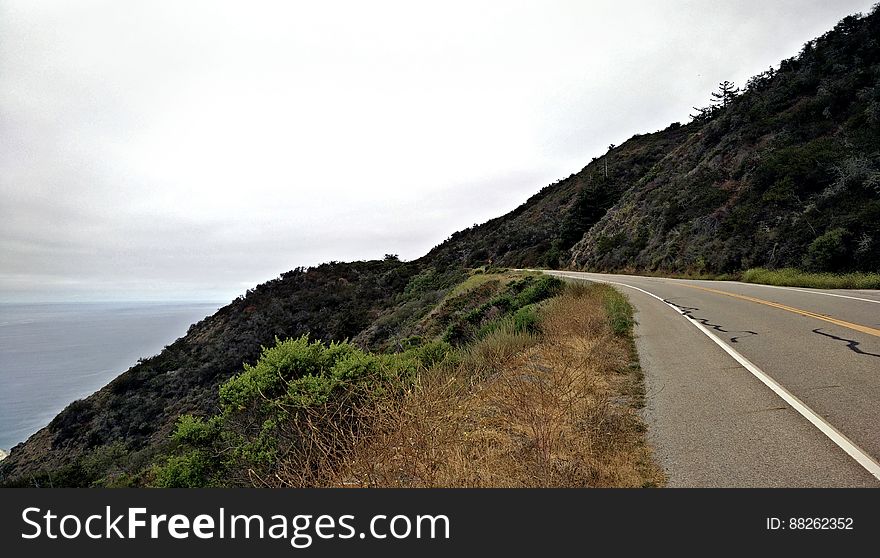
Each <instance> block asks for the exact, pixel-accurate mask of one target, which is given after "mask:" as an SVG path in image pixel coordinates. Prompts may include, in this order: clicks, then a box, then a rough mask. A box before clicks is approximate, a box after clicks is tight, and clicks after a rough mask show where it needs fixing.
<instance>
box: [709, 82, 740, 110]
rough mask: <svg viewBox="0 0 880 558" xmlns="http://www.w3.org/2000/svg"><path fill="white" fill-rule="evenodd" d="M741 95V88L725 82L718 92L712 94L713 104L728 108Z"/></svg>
mask: <svg viewBox="0 0 880 558" xmlns="http://www.w3.org/2000/svg"><path fill="white" fill-rule="evenodd" d="M739 93H740V90H739V87H736V86H735V85H734V84H733V82H732V81H727V80H724V81H722V82H721V83H719V84H718V91H715V92H713V93H712V104H713V105H716V106H718V105H720V106H722V107H726V106H727V105H729V104H730V102H731V101H732V100H733V99H734V98H735V97H736V96H737V95H739Z"/></svg>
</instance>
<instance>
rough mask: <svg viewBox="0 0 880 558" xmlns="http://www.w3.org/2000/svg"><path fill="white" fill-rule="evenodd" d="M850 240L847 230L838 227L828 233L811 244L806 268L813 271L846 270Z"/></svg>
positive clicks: (805, 262) (807, 254) (805, 264)
mask: <svg viewBox="0 0 880 558" xmlns="http://www.w3.org/2000/svg"><path fill="white" fill-rule="evenodd" d="M848 240H849V233H848V232H847V230H846V229H843V228H840V227H838V228H835V229H831V230H829V231H827V232H826V233H825V234H823V235H822V236H820V237H818V238H816V239H815V240H813V242H811V243H810V246H809V247H808V248H807V253H806V254H805V255H804V260H803V264H804V267H806V268H807V269H809V270H812V271H831V270H838V269H843V268H845V267H846V266H847V262H848V259H849V248H848V246H847V244H848Z"/></svg>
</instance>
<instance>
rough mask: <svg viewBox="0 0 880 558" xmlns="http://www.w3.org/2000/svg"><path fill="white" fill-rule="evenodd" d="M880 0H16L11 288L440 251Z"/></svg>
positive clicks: (266, 273)
mask: <svg viewBox="0 0 880 558" xmlns="http://www.w3.org/2000/svg"><path fill="white" fill-rule="evenodd" d="M871 4H872V1H866V0H861V1H856V0H835V1H833V2H830V1H828V0H780V1H773V0H747V1H742V0H741V1H736V2H733V1H728V0H718V1H708V0H706V1H631V2H627V1H621V0H614V1H591V2H587V1H580V2H575V1H568V2H566V1H548V0H539V1H538V0H536V1H533V2H515V1H510V0H503V1H497V2H481V1H477V0H468V1H464V2H456V1H449V0H444V1H436V2H431V3H428V2H416V1H412V0H410V1H401V2H385V1H380V0H370V1H351V2H335V1H323V2H315V1H309V2H293V1H278V2H260V1H253V0H251V1H247V2H244V1H241V2H221V1H218V0H209V1H192V0H187V1H181V0H171V1H157V0H151V1H149V2H146V1H142V2H135V1H123V0H107V1H98V0H94V1H87V0H79V1H77V2H60V1H42V0H20V1H12V0H0V301H2V300H5V301H35V300H45V301H55V300H110V299H132V300H141V299H153V300H159V299H164V300H171V299H198V300H221V301H223V300H229V299H231V298H233V297H235V296H236V295H238V294H239V293H241V292H243V291H244V290H245V289H247V288H249V287H252V286H254V285H255V284H257V283H260V282H263V281H265V280H268V279H271V278H273V277H275V276H277V275H278V274H279V273H281V272H283V271H286V270H289V269H291V268H294V267H296V266H300V265H312V264H316V263H320V262H323V261H327V260H353V259H368V258H377V257H382V255H383V254H385V253H397V254H400V256H401V257H402V258H404V259H412V258H416V257H419V256H421V255H422V254H424V253H425V252H427V251H428V250H429V249H430V248H431V247H432V246H434V245H436V244H438V243H440V242H442V241H443V240H444V239H445V238H446V237H448V236H449V234H450V233H452V232H453V231H455V230H458V229H461V228H464V227H467V226H470V225H472V224H474V223H479V222H483V221H485V220H487V219H490V218H492V217H496V216H498V215H501V214H502V213H505V212H506V211H509V210H511V209H513V208H514V207H516V206H517V205H519V204H520V203H522V202H523V201H524V200H525V199H526V198H527V197H528V196H530V195H531V194H533V193H534V192H536V191H537V190H539V189H540V188H541V187H543V186H545V185H547V184H549V183H551V182H554V181H555V180H556V179H559V178H562V177H565V176H568V175H569V174H571V173H572V172H577V171H578V170H580V169H581V168H582V167H583V166H584V165H585V164H586V163H587V162H589V160H590V158H591V157H594V156H598V155H600V154H601V153H603V152H604V151H605V148H606V147H607V145H608V144H609V143H617V144H619V143H622V142H623V141H624V140H626V139H627V138H628V137H630V136H632V135H633V134H634V133H637V132H651V131H655V130H658V129H661V128H664V127H666V126H667V125H668V124H669V123H670V122H673V121H686V120H687V119H688V114H689V113H690V112H691V107H693V106H695V105H697V106H702V105H705V104H706V103H707V100H708V95H709V92H710V91H711V90H712V89H713V88H714V87H715V85H716V84H717V83H718V82H719V81H721V80H723V79H731V80H734V81H736V82H737V83H738V84H741V83H743V82H744V81H745V80H746V79H747V78H748V77H749V76H751V75H753V74H755V73H757V72H760V71H762V70H764V69H766V68H767V67H768V66H770V65H776V64H778V62H779V60H781V59H782V58H786V57H789V56H792V55H795V54H797V52H798V51H799V50H800V47H801V45H802V44H803V43H804V42H805V41H807V40H809V39H811V38H814V37H815V36H818V35H820V34H822V33H823V32H825V31H827V30H828V29H830V28H831V27H832V26H833V25H834V24H835V23H836V22H837V21H839V20H840V19H841V18H842V17H844V16H846V15H848V14H850V13H854V12H857V11H868V10H869V9H870V7H871Z"/></svg>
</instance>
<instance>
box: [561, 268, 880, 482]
mask: <svg viewBox="0 0 880 558" xmlns="http://www.w3.org/2000/svg"><path fill="white" fill-rule="evenodd" d="M547 273H551V274H554V275H557V276H561V277H567V278H570V279H580V280H589V281H599V282H608V283H612V284H614V285H615V286H617V287H618V288H619V290H621V291H622V292H624V293H625V294H626V295H627V296H628V297H629V299H630V301H631V302H632V303H633V306H634V307H635V308H636V311H637V315H636V320H637V326H636V344H637V346H638V349H639V355H640V358H641V362H642V367H643V369H644V371H645V384H646V388H647V395H648V397H647V402H648V403H647V407H646V409H645V418H646V420H647V421H648V425H649V433H650V434H649V437H650V440H651V443H652V444H653V446H654V448H655V451H656V454H657V457H658V459H659V460H660V462H661V464H662V465H663V466H664V468H665V469H666V471H667V474H668V475H669V484H670V486H792V487H797V486H815V487H832V486H874V487H877V486H880V464H878V463H877V458H878V457H880V291H836V290H835V291H821V290H814V289H794V288H781V287H770V286H766V285H754V284H748V283H737V282H727V281H723V282H716V281H696V280H680V279H663V278H654V277H636V276H628V275H606V274H593V273H577V272H553V271H548V272H547Z"/></svg>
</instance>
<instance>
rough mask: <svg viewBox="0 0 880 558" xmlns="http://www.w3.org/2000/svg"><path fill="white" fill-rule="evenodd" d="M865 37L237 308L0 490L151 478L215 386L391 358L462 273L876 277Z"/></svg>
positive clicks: (46, 438)
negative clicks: (332, 349)
mask: <svg viewBox="0 0 880 558" xmlns="http://www.w3.org/2000/svg"><path fill="white" fill-rule="evenodd" d="M878 37H880V13H878V11H877V10H876V9H875V10H874V12H873V13H872V14H871V15H868V16H865V17H858V16H851V17H848V18H846V19H844V20H843V21H841V22H840V23H839V24H838V25H837V26H836V27H835V28H834V29H833V30H832V31H830V32H828V33H826V34H825V35H823V36H822V37H820V38H819V39H817V40H815V41H811V42H810V43H808V44H807V45H805V46H804V49H803V51H802V52H801V53H800V54H799V55H798V56H797V57H795V58H791V59H788V60H784V61H783V62H782V63H781V65H780V67H779V69H778V70H768V71H767V72H765V73H764V74H761V75H760V76H756V77H755V78H753V79H752V80H750V82H749V83H748V84H747V85H746V87H745V90H744V92H743V93H742V94H740V95H738V96H735V97H733V98H731V99H730V100H729V102H728V103H727V104H726V105H725V106H719V107H718V108H717V109H716V110H713V111H711V112H710V113H706V114H704V115H703V116H701V117H699V118H697V119H695V120H694V121H693V122H690V123H688V124H684V125H679V124H672V125H670V126H669V127H668V128H666V129H665V130H662V131H658V132H654V133H649V134H643V135H637V136H634V137H633V138H631V139H629V140H628V141H626V142H625V143H624V144H622V145H621V146H618V147H614V148H613V149H610V150H609V151H608V153H606V154H605V155H604V156H602V157H599V158H597V159H594V160H593V161H592V162H591V163H590V164H588V165H587V166H586V167H584V168H583V169H582V170H581V171H580V172H578V173H576V174H572V175H571V176H569V177H568V178H565V179H563V180H560V181H558V182H556V183H554V184H551V185H549V186H547V187H545V188H544V189H542V190H541V191H540V192H538V193H537V194H535V195H534V196H532V197H531V198H530V199H529V200H527V201H526V202H525V203H524V204H523V205H521V206H520V207H518V208H517V209H515V210H514V211H512V212H510V213H509V214H507V215H504V216H502V217H499V218H496V219H493V220H491V221H488V222H487V223H484V224H482V225H479V226H475V227H472V228H469V229H466V230H463V231H459V232H456V233H454V234H453V235H452V236H451V237H450V238H449V239H448V240H447V241H446V242H444V243H443V244H441V245H439V246H437V247H435V248H434V249H433V250H431V251H430V252H429V253H428V254H427V255H425V256H424V257H422V258H420V259H418V260H416V261H413V262H400V261H398V260H397V259H396V258H394V257H388V258H386V259H385V260H384V261H371V262H354V263H338V262H334V263H329V264H324V265H321V266H318V267H315V268H311V269H296V270H294V271H291V272H288V273H285V274H283V275H281V276H280V277H279V278H277V279H275V280H272V281H269V282H267V283H264V284H262V285H260V286H258V287H256V288H254V289H252V290H250V291H248V293H246V294H245V295H243V296H242V297H239V298H238V299H236V300H235V301H233V302H232V303H230V304H229V305H227V306H225V307H224V308H222V309H221V310H219V311H218V312H217V313H216V314H215V315H213V316H211V317H209V318H207V319H205V320H203V321H201V322H199V323H198V324H195V325H193V326H192V327H191V328H190V330H189V331H188V332H187V334H186V335H185V336H184V337H182V338H181V339H178V340H177V341H175V342H174V343H172V344H171V345H169V346H168V347H166V349H165V350H164V351H162V353H161V354H159V355H157V356H154V357H152V358H147V359H145V360H143V361H142V362H140V363H139V364H137V365H136V366H134V367H132V368H131V369H130V370H128V371H127V372H125V373H123V374H122V375H120V376H119V377H118V378H117V379H116V380H114V381H113V382H111V383H110V384H109V385H107V386H106V387H105V388H103V389H102V390H100V391H99V392H97V393H96V394H94V395H92V396H90V397H88V398H86V399H84V400H82V401H77V402H75V403H73V404H71V405H70V406H69V407H68V408H67V409H65V410H64V411H63V412H62V413H60V414H59V415H58V416H57V417H56V418H55V419H54V420H53V421H52V423H51V424H49V425H48V426H47V427H46V428H44V429H42V430H41V431H39V432H38V433H36V434H35V435H34V436H32V437H31V438H30V439H29V440H28V441H27V442H26V443H24V444H21V445H19V446H17V447H16V448H13V451H12V452H11V455H10V456H9V457H8V458H7V459H5V460H3V462H2V464H0V479H6V480H7V481H10V480H12V481H16V479H18V481H16V482H25V483H26V482H43V483H45V482H52V481H51V479H50V478H49V477H48V476H47V475H46V474H47V472H49V471H57V470H59V469H60V468H62V467H69V466H71V464H74V465H75V466H76V467H79V468H80V469H89V468H93V469H96V470H99V472H100V473H102V474H103V473H104V472H106V471H107V470H109V469H110V468H111V467H113V466H115V465H114V464H116V463H118V462H120V459H121V458H120V456H123V457H124V461H125V462H126V463H128V464H131V463H147V462H149V460H150V459H152V457H153V456H154V455H155V454H156V453H157V452H158V451H160V449H161V448H162V447H163V445H164V444H166V443H167V440H168V435H169V434H170V433H171V431H172V429H173V428H174V424H175V421H176V420H177V417H178V416H180V415H181V414H184V413H196V414H200V415H211V414H214V413H215V412H216V411H217V409H218V406H219V400H218V396H217V390H218V386H219V385H220V384H221V383H223V382H225V381H226V380H228V379H229V378H230V377H232V375H233V374H235V373H237V372H239V371H240V370H241V369H242V364H243V363H251V364H252V363H254V362H256V360H257V358H258V357H259V355H260V352H261V346H271V345H272V344H274V342H275V339H276V337H277V338H280V339H286V338H298V337H300V336H302V335H305V334H308V335H310V337H311V338H312V339H320V340H324V341H341V340H344V339H351V340H353V341H354V342H355V343H356V344H357V345H358V346H360V347H362V348H364V349H370V350H377V351H397V350H403V349H405V348H407V346H408V344H411V343H418V338H420V336H423V335H426V329H425V328H426V327H428V326H426V323H428V322H426V321H425V317H426V316H427V315H428V314H429V312H431V311H432V310H434V309H435V308H436V307H437V304H438V303H440V302H441V301H442V300H444V299H445V297H446V296H447V295H448V294H449V293H450V292H451V291H452V289H454V288H455V287H456V285H458V284H460V283H461V282H462V281H463V280H464V279H465V278H466V274H467V272H466V270H467V269H468V268H475V267H481V266H486V265H492V266H503V267H571V268H577V269H587V270H596V271H617V270H637V271H649V272H718V273H724V272H735V271H741V270H744V269H746V268H749V267H755V266H766V267H785V266H793V267H801V268H807V269H811V270H830V271H849V270H861V271H877V270H878V269H880V42H878ZM429 333H430V334H432V335H434V334H437V333H438V331H430V332H429ZM413 338H415V341H413ZM86 476H88V475H86ZM27 479H30V481H28V480H27ZM56 482H57V481H56Z"/></svg>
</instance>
